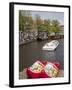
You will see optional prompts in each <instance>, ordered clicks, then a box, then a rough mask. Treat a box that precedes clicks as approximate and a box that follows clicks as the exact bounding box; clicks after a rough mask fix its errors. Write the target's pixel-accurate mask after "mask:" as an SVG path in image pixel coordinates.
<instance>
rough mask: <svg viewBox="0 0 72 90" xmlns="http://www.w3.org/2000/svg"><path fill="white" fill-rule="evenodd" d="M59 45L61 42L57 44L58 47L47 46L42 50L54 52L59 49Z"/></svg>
mask: <svg viewBox="0 0 72 90" xmlns="http://www.w3.org/2000/svg"><path fill="white" fill-rule="evenodd" d="M58 45H59V42H58V43H57V45H56V46H54V47H53V46H49V47H46V46H44V47H43V48H42V50H49V51H54V50H55V49H56V48H57V46H58Z"/></svg>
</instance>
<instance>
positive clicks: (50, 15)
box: [30, 11, 64, 25]
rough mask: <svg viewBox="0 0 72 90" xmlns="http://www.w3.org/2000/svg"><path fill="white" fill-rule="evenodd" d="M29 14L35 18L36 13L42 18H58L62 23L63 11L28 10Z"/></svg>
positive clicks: (62, 23)
mask: <svg viewBox="0 0 72 90" xmlns="http://www.w3.org/2000/svg"><path fill="white" fill-rule="evenodd" d="M30 13H31V15H32V16H33V18H34V19H35V16H36V15H39V16H41V18H42V19H50V20H54V19H56V20H58V21H59V22H60V24H61V25H64V13H63V12H48V11H30Z"/></svg>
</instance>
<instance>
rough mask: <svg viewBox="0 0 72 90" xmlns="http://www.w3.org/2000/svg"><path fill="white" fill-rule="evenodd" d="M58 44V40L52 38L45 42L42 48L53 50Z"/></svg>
mask: <svg viewBox="0 0 72 90" xmlns="http://www.w3.org/2000/svg"><path fill="white" fill-rule="evenodd" d="M58 45H59V42H58V41H57V40H52V41H51V42H49V43H46V44H45V45H44V46H43V48H42V50H50V51H52V50H55V49H56V48H57V46H58Z"/></svg>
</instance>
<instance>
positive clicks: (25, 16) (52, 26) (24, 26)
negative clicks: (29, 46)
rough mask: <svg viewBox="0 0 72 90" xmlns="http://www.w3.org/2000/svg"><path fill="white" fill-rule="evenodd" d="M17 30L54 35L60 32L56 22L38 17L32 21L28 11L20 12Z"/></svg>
mask: <svg viewBox="0 0 72 90" xmlns="http://www.w3.org/2000/svg"><path fill="white" fill-rule="evenodd" d="M36 28H37V29H36ZM19 30H21V31H24V30H46V31H47V32H48V33H55V34H56V33H58V32H59V31H60V25H59V22H58V20H52V21H51V20H43V19H42V18H41V16H39V15H36V17H35V20H34V19H33V17H32V16H31V13H30V11H24V10H20V11H19Z"/></svg>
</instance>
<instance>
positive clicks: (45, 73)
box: [40, 62, 60, 78]
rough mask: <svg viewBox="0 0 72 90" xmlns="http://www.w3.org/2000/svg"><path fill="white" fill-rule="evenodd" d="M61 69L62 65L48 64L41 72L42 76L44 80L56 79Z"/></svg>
mask: <svg viewBox="0 0 72 90" xmlns="http://www.w3.org/2000/svg"><path fill="white" fill-rule="evenodd" d="M59 68H60V64H59V63H51V62H47V64H46V66H45V67H44V69H43V70H42V71H41V75H40V76H41V77H42V78H52V77H56V76H57V75H58V72H59Z"/></svg>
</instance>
